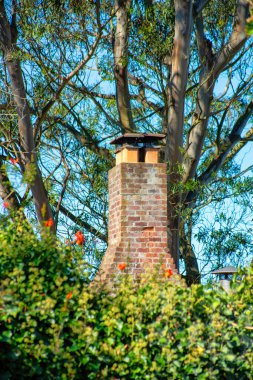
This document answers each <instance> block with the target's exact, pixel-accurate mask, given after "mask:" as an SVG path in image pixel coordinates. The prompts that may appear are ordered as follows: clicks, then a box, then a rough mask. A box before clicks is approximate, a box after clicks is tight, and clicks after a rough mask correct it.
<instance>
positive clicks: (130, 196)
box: [96, 162, 177, 281]
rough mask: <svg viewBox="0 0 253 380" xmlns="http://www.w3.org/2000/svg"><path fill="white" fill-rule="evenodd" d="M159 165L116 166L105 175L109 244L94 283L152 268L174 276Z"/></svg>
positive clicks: (164, 188) (163, 180)
mask: <svg viewBox="0 0 253 380" xmlns="http://www.w3.org/2000/svg"><path fill="white" fill-rule="evenodd" d="M166 170H167V167H166V164H163V163H146V162H138V163H125V162H123V163H120V164H118V165H116V166H115V167H114V168H113V169H111V170H110V171H109V241H108V249H107V251H106V253H105V256H104V258H103V260H102V263H101V267H100V270H99V272H98V274H97V276H96V280H102V281H103V280H111V279H112V278H113V277H114V276H115V275H117V274H118V273H120V272H121V271H120V270H119V269H118V265H119V264H120V263H123V262H124V263H126V264H127V266H126V269H125V270H124V271H122V272H123V273H128V274H132V275H133V276H134V277H138V276H139V275H140V274H142V273H145V272H146V271H147V270H150V269H152V268H155V267H157V266H158V267H160V268H162V266H163V268H171V269H172V270H173V272H174V273H175V272H177V271H176V269H175V265H174V262H173V259H172V257H171V255H170V253H169V252H168V244H167V239H168V236H167V174H166Z"/></svg>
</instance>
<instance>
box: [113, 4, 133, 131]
mask: <svg viewBox="0 0 253 380" xmlns="http://www.w3.org/2000/svg"><path fill="white" fill-rule="evenodd" d="M130 6H131V0H115V12H116V30H115V36H114V76H115V81H116V99H117V107H118V112H119V118H120V123H121V128H122V132H131V131H133V130H134V129H135V127H134V123H133V118H132V111H131V104H130V95H129V87H128V75H127V66H128V29H129V8H130Z"/></svg>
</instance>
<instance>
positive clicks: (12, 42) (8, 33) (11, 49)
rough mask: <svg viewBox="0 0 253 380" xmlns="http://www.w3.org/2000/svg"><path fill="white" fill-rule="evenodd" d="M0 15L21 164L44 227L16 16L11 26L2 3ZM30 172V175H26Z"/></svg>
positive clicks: (46, 214)
mask: <svg viewBox="0 0 253 380" xmlns="http://www.w3.org/2000/svg"><path fill="white" fill-rule="evenodd" d="M0 13H1V19H0V46H1V48H2V50H3V53H4V59H5V63H6V66H7V70H8V74H9V77H10V88H11V91H12V95H13V100H14V104H15V107H16V111H17V116H18V127H19V136H20V146H21V149H22V163H23V165H24V167H25V171H26V172H27V174H28V176H29V174H30V175H31V174H32V173H33V175H31V177H32V178H31V181H30V183H29V185H30V188H31V192H32V195H33V199H34V203H35V209H36V214H37V217H38V221H39V222H40V223H41V224H42V225H43V221H44V220H47V219H49V218H52V219H53V213H52V210H51V207H50V204H49V201H48V198H47V193H46V190H45V187H44V183H43V180H42V176H41V173H40V169H39V167H38V164H37V155H36V148H35V142H34V137H33V128H32V123H31V116H30V109H29V104H28V101H27V98H26V92H25V86H24V81H23V77H22V71H21V66H20V62H19V60H18V59H17V58H14V57H13V56H14V54H17V53H18V51H17V48H16V38H17V29H16V25H15V18H14V16H15V15H13V17H12V23H11V25H10V24H9V22H8V19H7V16H6V13H5V9H4V4H3V2H0ZM29 171H30V172H31V173H29ZM52 230H55V228H54V226H52Z"/></svg>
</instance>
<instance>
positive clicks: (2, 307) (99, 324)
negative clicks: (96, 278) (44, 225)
mask: <svg viewBox="0 0 253 380" xmlns="http://www.w3.org/2000/svg"><path fill="white" fill-rule="evenodd" d="M42 237H43V238H42V239H38V238H37V237H36V236H35V235H34V234H33V231H32V230H31V229H30V228H29V226H27V225H24V224H22V223H19V222H17V221H14V222H8V223H7V225H5V228H2V230H1V232H0V278H1V286H0V377H1V378H2V379H17V378H18V379H35V378H36V379H38V378H39V379H115V378H120V379H141V380H142V379H196V378H198V379H225V378H226V379H235V378H237V379H252V376H253V370H252V360H253V353H252V341H253V328H252V323H253V320H252V319H253V317H252V316H253V313H252V311H253V310H252V309H253V303H252V291H253V270H252V268H249V269H248V271H247V272H245V273H244V278H243V281H242V282H241V283H240V284H238V283H237V282H236V281H235V282H234V284H233V287H232V291H231V292H230V293H229V294H227V293H226V292H224V291H223V290H222V289H220V288H217V289H211V288H208V287H204V286H200V285H198V286H193V287H191V288H186V287H184V286H183V285H182V284H179V283H178V282H175V283H173V281H171V282H170V281H168V279H165V278H163V279H158V277H157V276H147V277H145V278H143V279H142V280H141V281H140V283H139V284H136V283H133V282H132V281H131V279H129V278H127V276H124V275H119V277H121V278H119V279H115V281H116V286H115V287H114V289H113V292H112V289H111V288H106V287H104V286H101V285H94V286H88V285H87V284H86V283H85V276H84V275H83V273H82V271H80V268H82V270H83V267H82V266H80V261H78V265H76V263H77V260H76V257H75V252H73V251H71V250H70V249H66V248H64V249H63V248H61V247H59V244H58V243H55V241H54V238H53V237H52V236H48V233H47V230H45V231H43V233H42ZM241 275H242V274H241Z"/></svg>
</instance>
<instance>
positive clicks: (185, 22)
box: [165, 0, 192, 268]
mask: <svg viewBox="0 0 253 380" xmlns="http://www.w3.org/2000/svg"><path fill="white" fill-rule="evenodd" d="M191 32H192V1H189V0H175V36H174V47H173V52H172V57H171V73H170V85H169V88H168V94H167V99H168V120H167V140H166V149H165V160H166V162H168V166H169V173H168V185H169V195H168V235H169V242H170V243H169V249H170V252H171V255H172V257H173V259H174V261H175V264H176V266H177V268H178V265H179V222H180V215H179V214H180V203H181V194H180V192H178V191H177V190H176V189H175V188H174V185H176V184H178V183H179V181H180V179H181V175H180V165H181V164H182V146H183V127H184V102H185V91H186V85H187V77H188V64H189V50H190V49H189V48H190V40H191Z"/></svg>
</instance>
